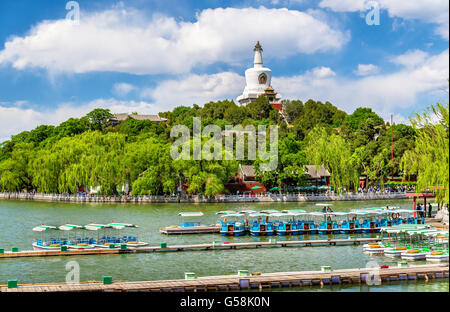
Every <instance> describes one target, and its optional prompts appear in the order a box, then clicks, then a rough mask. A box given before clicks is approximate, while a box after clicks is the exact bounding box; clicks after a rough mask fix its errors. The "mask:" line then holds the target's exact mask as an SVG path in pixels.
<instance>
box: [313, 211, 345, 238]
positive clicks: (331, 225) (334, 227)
mask: <svg viewBox="0 0 450 312" xmlns="http://www.w3.org/2000/svg"><path fill="white" fill-rule="evenodd" d="M310 215H314V216H317V217H319V218H320V217H322V218H323V219H322V218H320V219H322V221H320V224H319V225H318V227H317V228H318V232H319V234H332V233H334V234H338V233H339V232H340V229H339V226H338V224H337V222H336V220H333V219H332V218H333V217H334V216H335V213H334V212H312V213H310Z"/></svg>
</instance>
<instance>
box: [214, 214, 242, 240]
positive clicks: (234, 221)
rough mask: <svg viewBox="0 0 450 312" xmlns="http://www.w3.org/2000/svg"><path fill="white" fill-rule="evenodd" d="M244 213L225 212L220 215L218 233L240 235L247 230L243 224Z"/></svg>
mask: <svg viewBox="0 0 450 312" xmlns="http://www.w3.org/2000/svg"><path fill="white" fill-rule="evenodd" d="M244 218H245V215H244V214H242V213H227V214H224V215H222V216H221V219H220V220H219V222H220V235H224V236H242V235H245V233H246V232H247V229H246V226H245V220H244Z"/></svg>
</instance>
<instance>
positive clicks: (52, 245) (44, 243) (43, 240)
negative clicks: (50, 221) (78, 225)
mask: <svg viewBox="0 0 450 312" xmlns="http://www.w3.org/2000/svg"><path fill="white" fill-rule="evenodd" d="M57 230H58V227H56V226H51V225H45V224H42V225H40V226H37V227H34V228H33V231H34V232H38V233H41V235H40V239H38V240H37V241H36V242H34V243H32V246H33V249H34V250H60V249H61V246H63V244H62V242H61V239H56V238H51V237H48V236H50V235H52V234H53V233H56V231H57ZM44 233H45V234H44ZM44 236H46V237H44Z"/></svg>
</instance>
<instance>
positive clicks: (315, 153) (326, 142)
mask: <svg viewBox="0 0 450 312" xmlns="http://www.w3.org/2000/svg"><path fill="white" fill-rule="evenodd" d="M306 142H307V145H306V146H307V147H306V157H307V160H308V161H309V163H311V164H314V165H316V166H319V165H322V164H323V165H324V166H325V168H327V170H328V171H329V172H330V174H331V179H330V183H331V185H332V187H333V188H334V190H335V191H337V192H340V193H341V192H343V191H344V190H347V191H348V190H351V189H356V188H357V187H358V183H359V170H358V165H357V164H355V159H354V157H352V153H351V148H350V146H349V144H348V143H347V142H346V141H345V140H344V139H343V138H342V137H341V136H339V135H336V134H331V135H328V134H327V131H326V130H325V128H323V127H316V128H314V129H313V130H312V131H311V132H310V133H309V134H308V137H307V138H306Z"/></svg>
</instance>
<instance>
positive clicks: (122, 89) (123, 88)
mask: <svg viewBox="0 0 450 312" xmlns="http://www.w3.org/2000/svg"><path fill="white" fill-rule="evenodd" d="M133 90H136V87H135V86H133V85H132V84H129V83H126V82H120V83H116V84H114V86H113V89H112V92H113V93H114V94H115V95H117V96H120V97H122V96H126V95H127V94H128V93H130V92H131V91H133Z"/></svg>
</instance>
